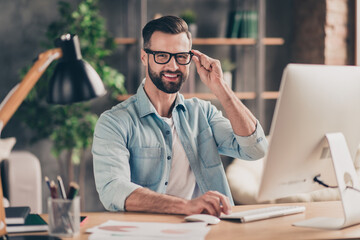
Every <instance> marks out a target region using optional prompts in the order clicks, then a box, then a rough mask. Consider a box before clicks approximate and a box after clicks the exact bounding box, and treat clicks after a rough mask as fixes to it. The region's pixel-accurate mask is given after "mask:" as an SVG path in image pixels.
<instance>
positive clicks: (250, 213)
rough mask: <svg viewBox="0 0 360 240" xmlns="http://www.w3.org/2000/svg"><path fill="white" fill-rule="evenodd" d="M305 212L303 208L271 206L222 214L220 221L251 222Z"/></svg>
mask: <svg viewBox="0 0 360 240" xmlns="http://www.w3.org/2000/svg"><path fill="white" fill-rule="evenodd" d="M304 211H305V207H304V206H272V207H264V208H257V209H252V210H246V211H241V212H234V213H231V214H229V215H225V214H222V215H221V216H220V218H221V219H230V220H231V219H232V220H240V222H242V223H245V222H252V221H258V220H263V219H268V218H274V217H281V216H286V215H290V214H295V213H302V212H304Z"/></svg>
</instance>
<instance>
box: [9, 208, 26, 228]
mask: <svg viewBox="0 0 360 240" xmlns="http://www.w3.org/2000/svg"><path fill="white" fill-rule="evenodd" d="M29 213H30V207H28V206H24V207H6V208H5V222H6V224H24V223H25V219H26V217H27V216H28V215H29Z"/></svg>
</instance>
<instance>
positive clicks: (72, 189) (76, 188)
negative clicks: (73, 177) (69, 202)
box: [68, 182, 79, 199]
mask: <svg viewBox="0 0 360 240" xmlns="http://www.w3.org/2000/svg"><path fill="white" fill-rule="evenodd" d="M78 192H79V185H78V184H77V183H76V182H71V183H70V189H69V194H68V199H74V198H75V197H76V195H77V194H78Z"/></svg>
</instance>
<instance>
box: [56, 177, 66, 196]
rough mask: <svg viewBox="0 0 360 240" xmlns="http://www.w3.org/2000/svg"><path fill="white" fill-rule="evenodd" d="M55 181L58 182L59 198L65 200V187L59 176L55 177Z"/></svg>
mask: <svg viewBox="0 0 360 240" xmlns="http://www.w3.org/2000/svg"><path fill="white" fill-rule="evenodd" d="M57 180H58V185H59V189H60V194H61V197H62V198H63V199H66V198H67V197H66V192H65V187H64V183H63V180H62V178H61V176H57Z"/></svg>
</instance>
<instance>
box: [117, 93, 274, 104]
mask: <svg viewBox="0 0 360 240" xmlns="http://www.w3.org/2000/svg"><path fill="white" fill-rule="evenodd" d="M182 95H184V97H185V98H186V99H188V98H193V97H197V98H200V99H203V100H216V97H215V95H214V94H212V93H182ZM235 95H236V96H237V97H238V98H239V99H242V100H252V99H255V98H256V93H255V92H235ZM131 96H132V94H125V95H119V96H118V97H117V100H119V101H120V102H122V101H125V100H126V99H128V98H129V97H131ZM278 96H279V92H263V93H262V94H261V97H262V98H263V99H277V98H278Z"/></svg>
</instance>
